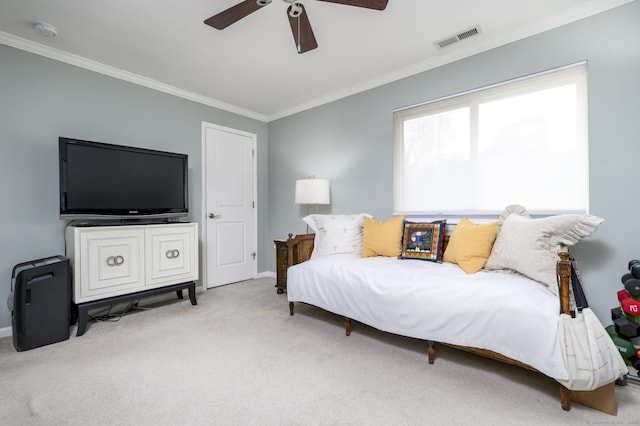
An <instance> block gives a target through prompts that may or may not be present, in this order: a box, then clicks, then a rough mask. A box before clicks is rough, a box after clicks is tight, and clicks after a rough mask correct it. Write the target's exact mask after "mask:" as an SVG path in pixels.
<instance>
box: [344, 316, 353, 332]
mask: <svg viewBox="0 0 640 426" xmlns="http://www.w3.org/2000/svg"><path fill="white" fill-rule="evenodd" d="M344 334H345V335H346V336H351V318H347V317H344Z"/></svg>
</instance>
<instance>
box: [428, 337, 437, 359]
mask: <svg viewBox="0 0 640 426" xmlns="http://www.w3.org/2000/svg"><path fill="white" fill-rule="evenodd" d="M427 355H428V356H429V364H433V363H434V362H435V360H436V347H435V345H434V344H433V341H431V340H427Z"/></svg>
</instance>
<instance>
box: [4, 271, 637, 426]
mask: <svg viewBox="0 0 640 426" xmlns="http://www.w3.org/2000/svg"><path fill="white" fill-rule="evenodd" d="M273 284H274V280H273V279H260V280H252V281H246V282H242V283H237V284H232V285H228V286H223V287H218V288H215V289H212V290H208V291H202V292H199V293H198V305H197V306H192V305H191V304H190V303H189V301H188V298H187V299H185V300H178V299H175V297H172V298H170V299H169V298H167V297H157V298H153V299H147V300H143V301H142V302H141V305H143V306H147V307H149V308H151V309H149V310H145V311H135V312H132V313H129V314H127V315H126V316H124V317H122V319H120V320H119V321H118V322H94V323H90V325H89V327H88V329H87V332H86V334H85V335H84V336H81V337H76V336H75V334H72V336H71V338H70V339H69V340H67V341H64V342H60V343H56V344H53V345H49V346H45V347H41V348H37V349H32V350H29V351H25V352H16V351H15V349H14V348H13V344H12V340H11V337H9V338H3V339H0V389H1V392H2V394H1V397H0V424H2V425H427V424H482V425H485V424H486V425H489V424H491V425H493V424H495V425H501V424H505V425H513V424H523V425H525V424H526V425H532V424H540V425H551V424H571V425H573V424H576V425H578V424H579V425H585V424H630V423H634V424H637V423H640V405H639V404H640V387H639V386H637V385H633V384H630V385H629V386H626V387H617V389H616V392H617V397H618V408H619V412H618V416H617V417H613V416H610V415H608V414H604V413H601V412H599V411H595V410H593V409H590V408H587V407H584V406H580V405H575V404H574V407H573V409H572V410H571V411H570V412H565V411H563V410H562V409H561V408H560V402H559V396H558V385H557V384H556V383H555V382H554V381H553V380H551V379H548V378H546V377H544V376H542V375H540V374H536V373H533V372H530V371H526V370H524V369H520V368H517V367H512V366H508V365H505V364H501V363H499V362H496V361H491V360H487V359H484V358H481V357H478V356H474V355H471V354H467V353H464V352H461V351H457V350H454V349H450V348H446V347H439V348H438V355H437V360H436V363H435V364H434V365H428V363H427V358H426V353H425V350H426V344H425V342H423V341H420V340H416V339H409V338H404V337H400V336H395V335H391V334H387V333H383V332H380V331H377V330H375V329H372V328H370V327H367V326H365V325H362V324H359V323H356V322H354V324H353V332H352V334H351V336H350V337H346V336H345V335H344V329H343V320H342V318H341V317H338V316H335V315H333V314H330V313H327V312H325V311H322V310H320V309H318V308H315V307H312V306H307V305H303V304H296V314H295V315H294V316H293V317H291V316H289V311H288V302H287V300H286V295H277V294H276V292H275V289H274V287H273ZM72 332H75V328H72Z"/></svg>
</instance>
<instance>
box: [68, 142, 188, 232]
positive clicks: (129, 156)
mask: <svg viewBox="0 0 640 426" xmlns="http://www.w3.org/2000/svg"><path fill="white" fill-rule="evenodd" d="M58 150H59V155H58V159H59V175H60V218H61V219H73V220H75V219H147V218H176V217H180V216H186V215H187V214H188V213H189V210H188V191H187V189H188V185H187V173H188V157H187V155H185V154H176V153H171V152H164V151H156V150H152V149H144V148H134V147H129V146H121V145H112V144H107V143H101V142H91V141H84V140H78V139H71V138H63V137H61V138H59V139H58Z"/></svg>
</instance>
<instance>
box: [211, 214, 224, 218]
mask: <svg viewBox="0 0 640 426" xmlns="http://www.w3.org/2000/svg"><path fill="white" fill-rule="evenodd" d="M221 217H222V215H221V214H213V213H209V219H220V218H221Z"/></svg>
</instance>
